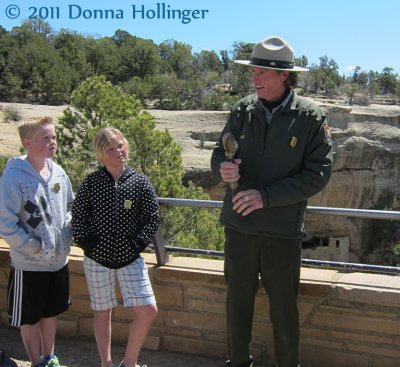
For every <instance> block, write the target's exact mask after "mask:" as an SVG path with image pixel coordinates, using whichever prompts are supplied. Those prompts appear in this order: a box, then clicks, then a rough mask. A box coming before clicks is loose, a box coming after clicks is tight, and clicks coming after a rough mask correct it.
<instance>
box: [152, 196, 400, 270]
mask: <svg viewBox="0 0 400 367" xmlns="http://www.w3.org/2000/svg"><path fill="white" fill-rule="evenodd" d="M158 201H159V203H160V205H166V206H185V207H196V208H210V209H215V208H222V205H223V202H222V201H216V200H194V199H176V198H158ZM306 214H319V215H336V216H344V217H349V218H359V219H380V220H396V221H397V220H398V221H400V212H399V211H386V210H367V209H349V208H329V207H317V206H308V207H307V209H306ZM154 251H155V253H156V257H157V264H158V265H165V264H166V263H167V262H168V259H169V258H168V253H184V254H194V255H204V256H217V257H223V256H224V253H223V251H212V250H203V249H193V248H182V247H175V246H167V245H166V244H165V240H164V238H163V236H162V234H161V230H160V229H159V230H158V231H157V233H156V235H155V237H154ZM301 263H302V266H308V267H324V268H331V269H342V270H343V269H345V270H353V271H363V272H373V273H383V274H400V267H395V266H381V265H370V264H359V263H347V262H335V261H323V260H311V259H302V260H301Z"/></svg>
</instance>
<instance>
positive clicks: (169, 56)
mask: <svg viewBox="0 0 400 367" xmlns="http://www.w3.org/2000/svg"><path fill="white" fill-rule="evenodd" d="M159 52H160V57H161V60H163V62H164V66H163V68H164V70H170V69H171V68H172V70H173V71H174V72H175V74H176V76H177V78H178V79H189V78H190V77H191V76H192V74H193V56H192V46H190V45H187V44H185V43H182V42H178V41H175V40H171V39H170V40H167V41H164V42H162V43H161V44H160V45H159ZM165 64H166V65H165ZM164 70H161V71H162V72H163V71H164Z"/></svg>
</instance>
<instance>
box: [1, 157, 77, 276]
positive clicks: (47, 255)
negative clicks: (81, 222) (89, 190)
mask: <svg viewBox="0 0 400 367" xmlns="http://www.w3.org/2000/svg"><path fill="white" fill-rule="evenodd" d="M47 164H48V167H49V177H48V178H43V177H42V176H41V175H40V174H39V173H38V172H37V171H36V170H35V169H34V168H33V166H32V165H31V164H30V163H29V161H28V159H27V157H26V156H21V157H17V158H12V159H10V160H9V161H8V163H7V165H6V167H5V169H4V171H3V175H2V176H1V178H0V236H1V237H2V238H3V239H4V240H5V241H6V242H7V243H8V245H9V246H10V256H11V264H12V266H13V267H14V268H16V269H20V270H27V271H58V270H60V269H61V268H62V267H64V266H65V265H66V264H67V256H68V254H69V251H70V245H71V241H72V228H71V225H70V221H71V213H70V210H71V206H72V202H73V199H74V194H73V192H72V187H71V183H70V180H69V178H68V176H67V175H66V173H65V171H64V170H63V169H62V168H61V167H60V166H59V165H57V164H56V163H54V162H53V161H52V160H51V159H48V160H47ZM38 250H39V251H38Z"/></svg>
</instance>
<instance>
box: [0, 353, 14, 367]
mask: <svg viewBox="0 0 400 367" xmlns="http://www.w3.org/2000/svg"><path fill="white" fill-rule="evenodd" d="M0 366H1V367H18V365H17V364H16V363H15V362H14V361H13V360H12V359H11V358H10V357H9V356H8V355H6V354H5V353H4V352H3V351H2V350H0Z"/></svg>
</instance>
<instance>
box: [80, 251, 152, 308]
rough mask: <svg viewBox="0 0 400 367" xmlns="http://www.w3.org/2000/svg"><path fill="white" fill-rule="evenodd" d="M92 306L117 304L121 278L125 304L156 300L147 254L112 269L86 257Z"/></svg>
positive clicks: (130, 305) (147, 302)
mask: <svg viewBox="0 0 400 367" xmlns="http://www.w3.org/2000/svg"><path fill="white" fill-rule="evenodd" d="M83 268H84V270H85V276H86V281H87V285H88V289H89V295H90V306H91V308H92V309H93V310H95V311H104V310H109V309H111V308H114V307H116V306H117V304H118V301H117V297H116V294H115V280H116V279H118V283H119V287H120V289H121V294H122V299H123V302H124V307H135V306H147V305H151V304H155V303H156V299H155V297H154V293H153V288H152V287H151V283H150V279H149V275H148V271H147V266H146V264H145V262H144V259H143V257H139V258H137V259H136V260H135V261H134V262H133V263H131V264H129V265H127V266H125V267H123V268H121V269H109V268H106V267H105V266H103V265H100V264H99V263H97V262H95V261H93V260H92V259H89V258H88V257H87V256H85V257H84V259H83Z"/></svg>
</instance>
